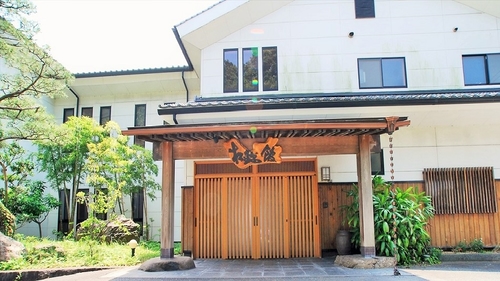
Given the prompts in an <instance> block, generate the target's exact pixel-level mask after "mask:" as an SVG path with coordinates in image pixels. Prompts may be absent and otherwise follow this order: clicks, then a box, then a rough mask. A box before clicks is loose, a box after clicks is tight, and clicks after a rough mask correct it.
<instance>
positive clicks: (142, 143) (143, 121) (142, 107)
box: [134, 103, 147, 147]
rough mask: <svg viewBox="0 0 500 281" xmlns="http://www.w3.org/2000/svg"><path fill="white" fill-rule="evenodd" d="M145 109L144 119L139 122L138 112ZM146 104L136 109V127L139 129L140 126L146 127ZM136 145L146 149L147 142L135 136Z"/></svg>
mask: <svg viewBox="0 0 500 281" xmlns="http://www.w3.org/2000/svg"><path fill="white" fill-rule="evenodd" d="M139 109H143V110H144V111H143V112H144V116H143V117H144V118H143V120H138V117H139V115H138V110H139ZM146 110H147V107H146V104H145V103H143V104H136V105H135V107H134V127H139V126H146ZM134 144H135V145H138V146H140V147H145V146H146V141H144V140H141V139H139V138H138V137H137V136H134Z"/></svg>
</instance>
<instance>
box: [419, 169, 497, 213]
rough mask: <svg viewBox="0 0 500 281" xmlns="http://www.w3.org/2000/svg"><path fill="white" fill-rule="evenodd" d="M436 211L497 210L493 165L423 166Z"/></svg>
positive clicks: (475, 211) (427, 188)
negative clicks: (430, 167)
mask: <svg viewBox="0 0 500 281" xmlns="http://www.w3.org/2000/svg"><path fill="white" fill-rule="evenodd" d="M423 176H424V185H425V193H426V194H427V195H429V196H431V198H432V204H433V205H434V209H435V213H436V214H474V213H496V212H497V200H496V194H497V193H496V190H495V178H494V177H493V167H476V168H440V169H424V172H423Z"/></svg>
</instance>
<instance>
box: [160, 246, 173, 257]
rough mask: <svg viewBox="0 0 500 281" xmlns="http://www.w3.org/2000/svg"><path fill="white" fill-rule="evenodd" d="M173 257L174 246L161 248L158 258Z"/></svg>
mask: <svg viewBox="0 0 500 281" xmlns="http://www.w3.org/2000/svg"><path fill="white" fill-rule="evenodd" d="M173 257H174V248H168V249H163V248H162V249H161V252H160V258H162V259H170V258H173Z"/></svg>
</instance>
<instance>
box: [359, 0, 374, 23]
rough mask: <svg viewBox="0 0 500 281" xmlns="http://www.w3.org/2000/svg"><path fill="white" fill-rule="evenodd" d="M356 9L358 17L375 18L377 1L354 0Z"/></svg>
mask: <svg viewBox="0 0 500 281" xmlns="http://www.w3.org/2000/svg"><path fill="white" fill-rule="evenodd" d="M354 9H355V11H356V18H357V19H360V18H374V17H375V1H374V0H354Z"/></svg>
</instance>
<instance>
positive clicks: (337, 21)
mask: <svg viewBox="0 0 500 281" xmlns="http://www.w3.org/2000/svg"><path fill="white" fill-rule="evenodd" d="M375 10H376V11H375V12H376V17H375V18H368V19H356V18H355V15H354V3H353V1H311V0H302V1H293V2H292V3H290V4H289V5H287V6H285V7H284V8H282V9H280V10H278V11H276V12H274V13H272V14H270V15H268V16H266V17H264V18H261V19H259V20H257V21H256V22H255V23H253V24H251V25H249V26H247V27H245V28H243V29H241V30H239V31H237V32H235V33H233V34H230V35H228V36H227V37H225V38H224V39H223V40H220V41H219V42H217V43H215V44H213V45H211V46H209V47H207V48H206V49H204V50H202V71H201V74H202V84H201V89H202V90H201V94H202V96H204V97H213V96H228V95H238V93H236V94H234V93H230V94H224V93H222V89H223V87H222V83H223V78H222V75H223V74H222V62H223V57H222V55H223V50H224V49H228V48H239V49H240V50H241V48H245V47H266V46H277V48H278V65H279V67H278V68H279V74H278V77H279V78H278V79H279V91H277V93H305V94H310V93H311V94H313V93H330V92H363V91H366V90H360V89H359V86H358V74H357V59H358V58H372V57H373V58H376V57H405V58H406V74H407V79H408V81H407V82H408V90H427V89H461V88H464V82H463V72H462V55H463V54H484V53H495V52H499V50H500V29H499V25H500V19H499V18H496V17H493V16H491V15H488V14H485V13H480V12H478V11H477V10H474V9H472V8H470V7H468V6H465V5H463V4H460V3H457V2H455V1H451V0H432V1H375ZM455 27H458V31H457V32H453V29H454V28H455ZM255 29H259V30H261V32H260V33H257V34H256V33H252V30H255ZM349 32H354V36H353V37H352V38H349V37H348V33H349ZM240 60H241V55H240ZM240 67H241V61H240ZM392 90H397V89H392ZM392 90H387V91H392ZM399 90H401V89H399ZM267 93H273V92H267ZM240 94H243V93H240ZM246 94H252V95H258V94H264V92H258V93H254V92H252V93H246Z"/></svg>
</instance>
